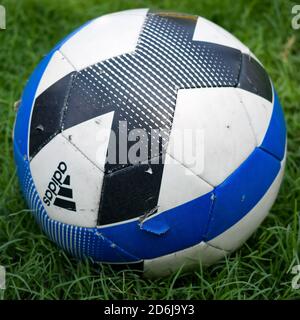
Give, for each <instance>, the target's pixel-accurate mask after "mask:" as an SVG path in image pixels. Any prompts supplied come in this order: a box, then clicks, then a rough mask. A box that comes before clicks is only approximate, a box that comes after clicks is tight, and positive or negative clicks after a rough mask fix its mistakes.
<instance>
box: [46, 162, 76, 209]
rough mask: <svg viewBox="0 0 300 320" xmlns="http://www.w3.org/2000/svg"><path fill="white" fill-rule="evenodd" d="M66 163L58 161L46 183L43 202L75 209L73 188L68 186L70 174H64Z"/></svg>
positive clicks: (48, 204)
mask: <svg viewBox="0 0 300 320" xmlns="http://www.w3.org/2000/svg"><path fill="white" fill-rule="evenodd" d="M66 172H67V164H66V163H65V162H60V163H59V165H58V166H57V168H56V170H55V172H54V173H53V176H52V178H51V180H50V182H49V184H48V187H47V189H46V191H45V195H44V197H43V202H44V203H45V204H46V205H47V206H48V207H49V206H50V205H51V203H52V202H53V205H54V206H57V207H60V208H63V209H66V210H70V211H76V203H75V202H74V201H72V200H73V190H72V189H71V188H70V185H71V183H70V180H71V178H70V175H66Z"/></svg>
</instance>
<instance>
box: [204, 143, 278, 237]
mask: <svg viewBox="0 0 300 320" xmlns="http://www.w3.org/2000/svg"><path fill="white" fill-rule="evenodd" d="M279 170H280V162H279V161H278V160H277V159H276V158H275V157H273V156H272V155H270V154H268V153H267V152H265V151H263V150H261V149H260V148H256V149H255V150H254V151H253V152H252V154H251V155H250V156H249V157H248V159H247V160H246V161H245V162H244V163H242V165H241V166H240V167H239V168H238V169H237V170H235V171H234V172H233V173H232V174H231V175H230V176H229V177H228V178H227V179H226V180H225V181H224V182H223V183H221V184H220V185H219V186H217V187H216V188H215V190H214V194H215V199H214V205H213V210H212V214H211V220H210V223H209V228H208V232H207V235H206V240H211V239H213V238H214V237H216V236H218V235H219V234H221V233H222V232H224V231H226V230H227V229H228V228H230V227H231V226H232V225H234V224H235V223H236V222H238V221H239V220H240V219H242V218H243V217H244V216H245V215H246V214H247V213H248V212H249V211H250V210H251V209H252V208H253V207H254V206H255V205H256V204H257V203H258V202H259V200H260V199H261V198H262V197H263V196H264V194H265V193H266V192H267V190H268V189H269V187H270V186H271V184H272V182H273V181H274V179H275V178H276V176H277V174H278V172H279Z"/></svg>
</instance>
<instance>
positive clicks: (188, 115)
mask: <svg viewBox="0 0 300 320" xmlns="http://www.w3.org/2000/svg"><path fill="white" fill-rule="evenodd" d="M14 154H15V161H16V165H17V172H18V176H19V180H20V183H21V186H22V190H23V193H24V195H25V197H26V199H27V202H28V205H29V207H30V208H31V209H32V211H33V213H34V215H35V217H36V219H37V221H38V223H39V224H40V225H41V227H42V229H43V230H44V232H45V233H46V234H47V235H48V237H49V238H50V239H51V240H52V241H54V242H55V243H57V244H58V245H59V246H60V247H61V248H63V249H64V250H66V251H67V252H69V253H70V254H72V255H74V256H76V257H79V258H86V257H88V258H91V259H92V260H93V261H95V262H102V263H110V264H124V265H131V266H133V267H135V268H141V269H142V270H143V271H144V273H145V275H148V276H163V275H166V274H169V273H170V272H173V271H176V270H178V269H179V268H181V267H184V268H189V267H194V266H195V265H197V264H200V263H202V264H203V265H210V264H212V263H214V262H216V261H217V260H218V259H220V258H221V257H224V255H226V254H228V253H229V252H231V251H233V250H235V249H236V248H238V247H239V246H240V245H241V244H242V243H244V242H245V240H246V239H248V237H249V236H250V235H251V234H252V233H253V232H254V231H255V230H256V229H257V227H258V226H259V225H260V223H261V222H262V220H263V219H264V218H265V217H266V215H267V213H268V211H269V210H270V208H271V206H272V204H273V203H274V201H275V198H276V196H277V193H278V190H279V187H280V184H281V181H282V177H283V172H284V165H285V155H286V128H285V122H284V115H283V111H282V108H281V106H280V103H279V100H278V97H277V95H276V92H275V90H274V87H273V84H272V82H271V81H270V79H269V77H268V75H267V73H266V71H265V69H264V68H263V66H262V65H261V63H260V62H259V61H258V59H257V58H256V57H255V56H254V55H253V53H251V52H250V50H249V49H248V48H247V47H246V46H245V45H243V44H242V43H241V42H240V41H239V40H237V39H236V38H235V37H234V36H232V35H231V34H230V33H228V32H227V31H225V30H223V29H222V28H220V27H219V26H217V25H215V24H214V23H212V22H209V21H208V20H206V19H204V18H202V17H198V16H194V15H187V14H179V13H173V12H160V11H151V10H148V9H137V10H129V11H123V12H118V13H113V14H108V15H105V16H102V17H100V18H97V19H95V20H92V21H90V22H88V23H87V24H85V25H83V26H82V27H81V28H79V29H78V30H76V31H75V32H73V33H72V34H71V35H69V36H68V37H67V38H66V39H64V40H63V41H62V42H60V43H59V44H58V45H57V46H55V48H54V49H53V50H52V51H51V52H50V53H49V54H48V55H47V56H46V57H45V58H44V59H43V60H42V62H41V63H40V64H39V66H38V67H37V69H36V70H35V71H34V73H33V74H32V76H31V78H30V80H29V81H28V83H27V86H26V88H25V90H24V93H23V96H22V99H21V104H20V107H19V110H18V114H17V118H16V123H15V128H14Z"/></svg>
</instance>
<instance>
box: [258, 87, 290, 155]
mask: <svg viewBox="0 0 300 320" xmlns="http://www.w3.org/2000/svg"><path fill="white" fill-rule="evenodd" d="M285 144H286V125H285V120H284V114H283V110H282V107H281V105H280V101H279V98H278V95H277V93H276V91H275V90H274V107H273V113H272V117H271V120H270V124H269V128H268V130H267V133H266V135H265V138H264V140H263V142H262V144H261V146H260V147H261V148H262V149H263V150H265V151H267V152H269V153H270V154H272V155H273V156H274V157H276V158H277V159H279V160H282V159H283V157H284V152H285Z"/></svg>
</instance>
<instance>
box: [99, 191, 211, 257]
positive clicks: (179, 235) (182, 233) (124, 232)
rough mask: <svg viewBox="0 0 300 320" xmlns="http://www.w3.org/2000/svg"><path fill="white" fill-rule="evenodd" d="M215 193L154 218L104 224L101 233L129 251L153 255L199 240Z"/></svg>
mask: <svg viewBox="0 0 300 320" xmlns="http://www.w3.org/2000/svg"><path fill="white" fill-rule="evenodd" d="M211 197H212V194H211V193H208V194H206V195H204V196H202V197H199V198H197V199H195V200H192V201H190V202H187V203H185V204H183V205H180V206H178V207H176V208H173V209H170V210H167V211H165V212H163V213H161V214H159V215H157V216H155V217H153V218H151V220H152V221H151V223H150V221H149V220H148V221H149V224H148V225H147V222H145V227H143V225H140V224H139V221H138V220H134V221H130V222H128V223H123V224H119V225H112V226H109V227H105V226H104V227H101V228H100V229H99V230H101V233H102V234H103V235H104V236H106V237H107V238H109V239H111V240H113V241H114V242H116V243H117V244H119V245H120V246H122V248H124V249H125V250H126V251H128V252H130V253H131V254H133V255H135V256H137V257H139V258H141V259H151V258H155V257H158V256H162V255H166V254H168V253H171V252H175V251H178V250H182V249H185V248H188V247H190V246H193V245H195V244H198V243H199V242H201V240H202V239H203V234H204V232H205V230H206V228H207V222H208V217H209V211H210V208H211Z"/></svg>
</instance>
